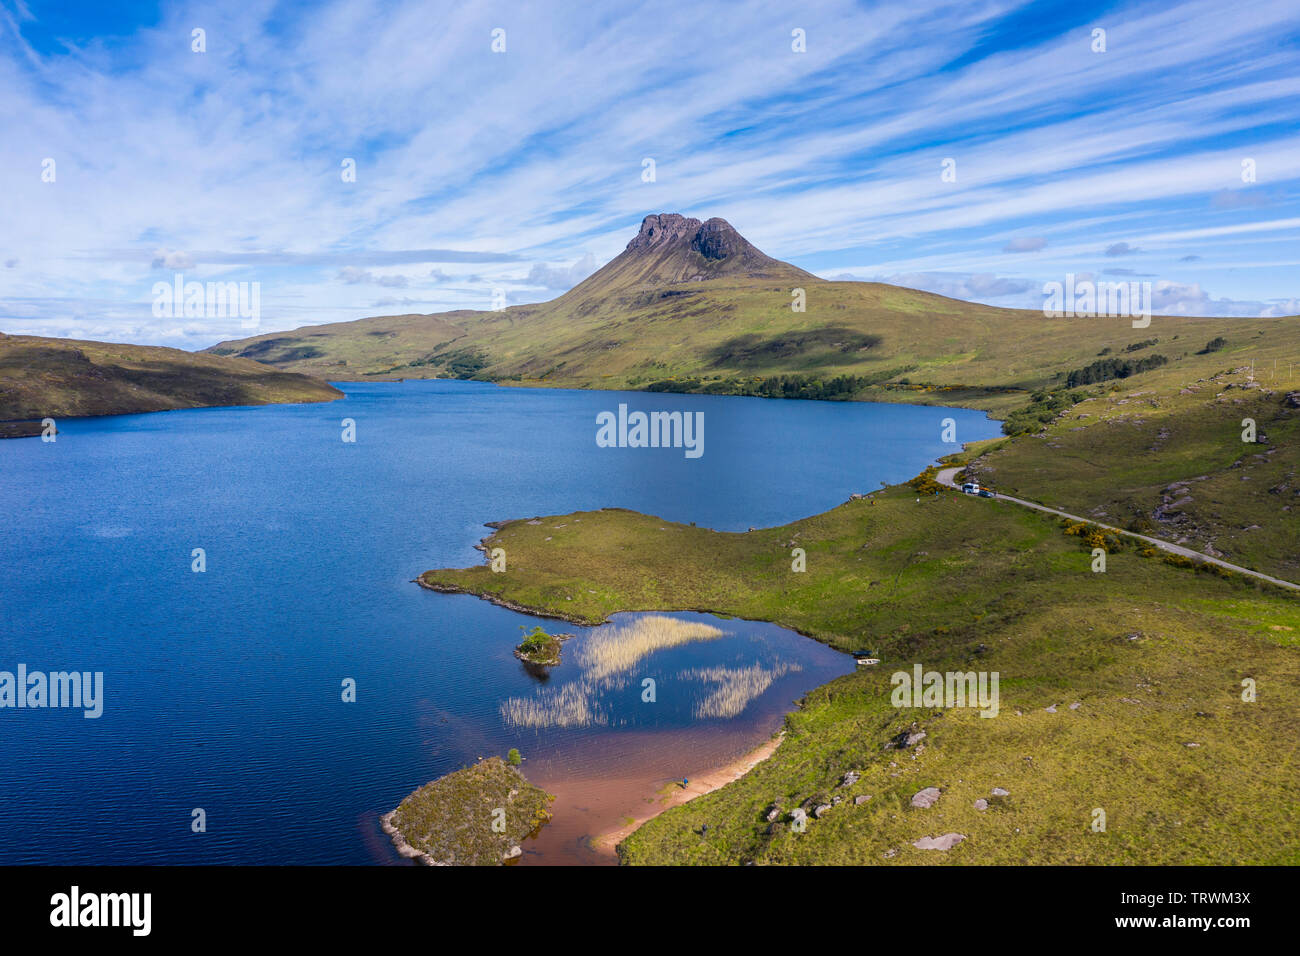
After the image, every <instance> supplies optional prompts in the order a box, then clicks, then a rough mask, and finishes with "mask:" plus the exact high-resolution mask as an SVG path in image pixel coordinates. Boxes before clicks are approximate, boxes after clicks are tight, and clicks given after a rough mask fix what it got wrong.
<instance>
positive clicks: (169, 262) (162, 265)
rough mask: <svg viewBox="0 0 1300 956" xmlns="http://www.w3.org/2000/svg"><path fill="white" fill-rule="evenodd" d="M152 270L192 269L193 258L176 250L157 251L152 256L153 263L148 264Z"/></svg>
mask: <svg viewBox="0 0 1300 956" xmlns="http://www.w3.org/2000/svg"><path fill="white" fill-rule="evenodd" d="M149 266H150V268H153V269H171V270H177V269H193V268H194V258H193V257H192V256H191V255H190V254H189V253H188V252H181V251H180V250H178V249H171V250H169V249H158V250H155V252H154V254H153V261H152V262H150V263H149Z"/></svg>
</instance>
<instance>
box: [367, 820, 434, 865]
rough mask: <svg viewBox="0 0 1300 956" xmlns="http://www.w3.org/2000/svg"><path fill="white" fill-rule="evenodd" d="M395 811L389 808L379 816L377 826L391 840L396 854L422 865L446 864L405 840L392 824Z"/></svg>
mask: <svg viewBox="0 0 1300 956" xmlns="http://www.w3.org/2000/svg"><path fill="white" fill-rule="evenodd" d="M395 813H397V810H396V809H393V810H389V811H388V812H387V813H385V814H383V815H381V816H380V817H379V828H380V829H381V830H383V831H384V833H385V834H387V836H388V839H389V840H391V841H392V843H393V848H394V849H395V850H397V854H398V856H400V857H402V858H403V859H407V860H414V861H415V862H416V863H421V864H423V865H424V866H446V864H445V863H439V862H438V861H437V860H435V859H434V858H433V857H431V856H429V854H427V853H422V852H420V851H419V850H417V849H416V848H415V847H413V846H411V844H409V843H407V842H406V837H404V836H402V831H401V830H399V829H397V827H395V826H394V825H393V815H394V814H395Z"/></svg>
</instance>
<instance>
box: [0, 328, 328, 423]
mask: <svg viewBox="0 0 1300 956" xmlns="http://www.w3.org/2000/svg"><path fill="white" fill-rule="evenodd" d="M342 395H343V393H342V392H340V391H339V390H338V389H336V388H335V387H334V386H332V385H329V384H327V383H326V382H322V381H320V380H318V379H315V378H312V377H310V376H307V375H301V374H298V373H294V372H284V371H279V370H277V369H273V368H268V367H267V366H265V365H261V364H258V363H257V362H253V361H250V360H248V359H240V358H223V357H221V356H216V355H206V354H203V353H194V352H184V351H181V350H180V349H169V348H156V347H152V346H145V345H113V344H109V343H105V342H82V341H76V340H73V339H51V338H41V337H37V336H29V335H5V334H3V333H0V437H16V436H19V435H30V434H36V433H38V432H39V430H40V425H39V423H40V420H41V419H43V418H53V419H55V420H56V421H57V420H58V419H61V418H73V417H79V416H84V415H127V414H132V413H135V412H156V411H163V410H166V409H174V408H199V407H202V406H207V405H265V404H269V403H272V402H327V401H333V400H334V399H336V398H341V397H342Z"/></svg>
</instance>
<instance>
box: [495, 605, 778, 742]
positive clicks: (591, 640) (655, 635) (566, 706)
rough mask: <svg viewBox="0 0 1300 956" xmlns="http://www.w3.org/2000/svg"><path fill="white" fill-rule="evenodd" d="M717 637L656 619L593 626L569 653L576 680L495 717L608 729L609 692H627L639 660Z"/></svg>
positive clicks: (516, 702)
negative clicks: (576, 669)
mask: <svg viewBox="0 0 1300 956" xmlns="http://www.w3.org/2000/svg"><path fill="white" fill-rule="evenodd" d="M722 636H723V632H722V630H721V629H719V628H716V627H713V626H712V625H710V624H704V623H702V622H700V621H685V620H681V619H679V618H675V617H664V616H662V615H652V616H646V617H639V618H636V619H634V620H632V621H631V622H630V623H628V624H623V625H619V624H611V625H608V626H606V627H602V628H599V629H598V630H596V631H595V632H593V633H592V634H590V635H589V636H588V637H587V638H586V639H585V640H582V641H581V642H580V643H579V644H578V646H577V648H576V650H575V653H574V656H575V657H576V658H577V663H578V666H579V667H580V668H581V669H582V671H581V674H580V675H579V676H578V678H577V679H576V680H573V681H570V682H569V683H567V684H564V685H562V686H560V687H545V688H542V689H540V690H538V691H537V692H536V693H535V694H534V695H533V696H532V697H511V698H510V699H509V700H506V701H504V702H502V704H501V716H502V717H503V718H505V721H506V724H507V725H509V726H511V727H533V728H542V727H590V726H593V725H597V726H608V725H609V723H610V722H611V712H612V711H613V710H614V709H615V703H614V700H613V694H615V693H620V692H625V691H626V690H627V687H628V684H629V681H628V678H629V675H630V674H631V672H632V669H633V668H634V667H636V665H637V663H638V662H640V661H641V660H642V659H643V658H647V657H649V656H651V655H652V654H655V653H656V652H658V651H664V650H667V649H669V648H673V647H679V646H680V645H682V644H687V643H690V642H692V641H706V640H712V639H714V638H719V637H722ZM687 673H689V672H687ZM683 676H685V675H683ZM649 679H650V680H652V681H653V680H654V678H649ZM687 679H689V678H687ZM700 679H703V678H700ZM769 683H770V681H769ZM765 686H766V685H765ZM646 693H649V691H648V690H647V691H646ZM759 693H761V691H760V692H759ZM622 696H623V697H626V694H625V693H622ZM651 696H652V697H653V696H654V694H651ZM642 697H645V693H643V694H642ZM645 702H646V703H650V702H653V701H650V700H647V701H645ZM741 709H742V710H743V709H744V707H743V705H742V706H741ZM736 713H739V711H736Z"/></svg>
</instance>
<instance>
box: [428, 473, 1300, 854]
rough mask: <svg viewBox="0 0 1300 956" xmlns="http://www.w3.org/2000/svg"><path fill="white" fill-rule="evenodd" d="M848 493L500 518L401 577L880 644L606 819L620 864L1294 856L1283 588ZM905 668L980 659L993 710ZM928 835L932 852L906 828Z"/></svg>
mask: <svg viewBox="0 0 1300 956" xmlns="http://www.w3.org/2000/svg"><path fill="white" fill-rule="evenodd" d="M872 498H873V499H874V503H872V501H871V500H857V501H851V502H849V503H846V504H844V505H842V506H840V507H838V508H835V509H833V510H831V511H829V512H827V513H825V514H821V515H816V516H812V517H809V518H806V519H803V520H801V521H796V522H794V523H792V524H789V525H785V526H782V527H778V528H768V529H762V530H758V531H753V532H748V533H736V534H731V533H722V532H716V531H712V530H709V529H705V528H696V527H691V526H687V525H680V524H676V523H673V522H668V521H664V520H661V519H659V518H654V517H651V516H647V515H641V514H636V513H633V512H629V511H622V510H613V509H610V510H603V511H597V512H584V513H580V514H576V515H566V516H563V517H559V518H556V519H544V520H542V521H541V523H540V524H533V523H529V522H528V521H522V520H521V521H512V522H509V523H506V524H504V525H503V526H501V527H500V528H499V529H498V530H497V532H496V533H495V534H494V535H492V537H491V538H490V539H489V542H488V544H489V546H490V547H503V548H505V549H506V552H507V554H508V555H509V566H508V567H509V570H508V571H507V572H505V573H493V572H492V571H491V570H490V569H489V568H488V567H486V566H482V567H474V568H468V569H463V570H440V571H430V572H427V573H426V574H425V575H423V579H422V583H424V584H426V585H428V586H433V587H436V588H437V589H439V590H463V591H466V592H468V593H474V594H480V595H482V596H484V597H488V598H491V599H493V600H499V601H503V602H507V603H509V604H511V605H514V606H520V607H526V608H531V609H534V610H536V611H538V612H540V613H545V614H549V615H554V616H564V617H567V618H569V619H573V620H580V621H587V622H598V621H601V620H604V619H605V618H606V617H607V616H608V615H609V614H611V613H613V612H615V611H620V610H665V611H669V610H707V611H714V612H718V613H724V614H731V615H736V616H739V617H744V618H751V619H762V620H772V621H776V622H778V623H780V624H783V625H785V626H788V627H792V628H795V629H798V630H799V631H801V632H803V633H805V634H807V635H809V636H811V637H813V638H816V639H817V640H820V641H823V642H825V643H827V644H830V645H832V646H834V647H838V648H841V649H844V650H857V649H863V648H870V649H871V650H873V651H875V652H876V654H877V656H879V657H880V658H881V661H882V663H881V664H880V665H879V666H878V667H870V668H859V669H858V671H857V672H856V673H854V674H851V675H848V676H846V677H844V678H841V679H839V680H836V681H833V682H832V683H830V684H828V685H826V686H825V687H823V688H820V689H819V690H817V691H814V692H813V693H811V694H809V695H808V696H807V698H806V699H805V700H804V701H803V702H802V704H801V706H800V707H799V708H798V709H797V710H796V711H795V712H793V713H792V714H791V715H790V716H789V717H788V719H787V726H786V732H787V736H786V740H785V743H784V744H783V745H782V746H781V748H780V749H779V750H778V751H777V752H776V754H775V755H774V756H773V757H772V758H770V759H769V760H767V761H766V762H764V763H762V764H760V765H759V766H758V767H757V768H755V769H754V770H753V771H752V772H750V773H749V774H748V775H746V776H745V777H743V778H742V779H741V780H739V781H737V782H736V783H734V784H732V785H730V786H727V787H724V788H723V789H721V790H719V791H717V792H715V793H712V794H709V795H707V796H703V797H700V798H698V799H696V800H694V801H692V802H690V803H689V804H686V805H683V806H681V807H677V808H674V809H672V810H669V811H667V812H666V813H664V814H663V815H661V816H659V817H656V818H654V819H652V820H650V821H649V822H648V823H646V824H645V825H644V826H642V827H641V828H640V829H638V830H637V831H636V832H635V833H633V834H632V835H631V836H630V837H628V838H627V839H626V840H625V841H624V842H623V843H622V844H621V846H620V851H619V852H620V855H621V858H622V859H623V860H624V861H625V862H627V863H740V862H751V861H752V862H756V863H890V862H899V863H1242V862H1250V863H1266V862H1269V863H1295V862H1300V855H1298V854H1300V850H1297V847H1298V846H1300V816H1298V815H1297V813H1296V810H1295V804H1294V800H1292V799H1291V797H1290V796H1289V793H1290V789H1291V787H1292V786H1293V780H1294V776H1295V772H1296V768H1297V758H1298V757H1300V718H1298V717H1297V714H1300V647H1297V644H1298V641H1300V602H1297V600H1296V599H1295V598H1294V597H1292V596H1290V595H1287V594H1285V593H1282V592H1281V591H1280V590H1278V589H1275V588H1272V587H1269V586H1267V585H1257V584H1255V583H1252V582H1250V581H1248V580H1247V579H1244V578H1242V577H1240V576H1232V577H1220V576H1218V575H1216V574H1212V573H1206V572H1204V571H1197V570H1194V569H1189V568H1179V567H1175V566H1173V565H1172V564H1170V563H1168V562H1166V561H1165V560H1163V558H1162V557H1160V556H1159V555H1153V556H1146V555H1144V554H1143V553H1142V552H1141V551H1139V550H1137V549H1131V550H1123V551H1120V552H1118V553H1115V554H1112V555H1110V556H1109V563H1108V567H1107V570H1106V572H1105V573H1104V574H1097V573H1093V572H1092V571H1091V569H1090V563H1091V553H1090V551H1089V550H1088V549H1087V547H1086V546H1085V544H1084V543H1083V542H1082V541H1081V539H1080V537H1079V536H1077V535H1070V534H1067V533H1065V532H1066V528H1065V527H1064V526H1063V523H1062V522H1059V521H1057V520H1055V519H1053V518H1050V517H1048V516H1044V515H1041V514H1037V513H1034V512H1031V511H1028V510H1027V509H1022V508H1019V507H1016V506H1014V505H1011V504H1008V503H1005V502H995V501H987V500H984V499H975V498H969V497H965V496H961V495H959V494H956V493H953V492H944V493H941V494H940V495H939V496H937V497H936V496H933V495H930V496H928V497H923V498H922V499H921V501H920V502H919V503H918V501H917V495H916V493H915V492H914V491H913V489H911V488H909V487H907V486H899V487H894V488H890V489H887V490H885V491H883V492H879V493H877V494H875V495H873V496H872ZM579 519H580V520H579ZM559 525H563V527H558V526H559ZM547 538H550V540H547ZM796 547H799V548H803V549H805V551H806V553H807V570H806V571H805V572H802V573H800V572H795V571H792V570H791V564H792V560H791V550H792V549H793V548H796ZM914 663H921V664H923V665H924V666H925V668H926V669H932V670H938V671H946V670H963V671H965V670H986V671H998V672H999V673H1000V675H1001V709H1000V713H999V716H998V717H997V718H995V719H984V718H981V717H979V715H978V713H977V712H976V711H974V710H963V709H952V710H946V711H945V710H941V709H912V708H905V709H896V708H894V707H893V706H892V705H891V703H890V691H891V685H890V682H889V676H890V674H891V673H892V672H894V671H896V670H910V669H911V667H912V665H913V664H914ZM1247 678H1250V679H1252V680H1254V681H1255V685H1256V686H1257V688H1258V696H1257V698H1256V700H1255V701H1254V702H1251V703H1247V702H1244V701H1243V700H1242V693H1243V686H1242V681H1243V680H1244V679H1247ZM1076 704H1077V705H1078V706H1077V707H1076V706H1074V705H1076ZM921 733H923V734H924V736H923V737H918V736H917V734H921ZM900 735H901V736H900ZM909 741H910V743H909ZM900 744H901V748H900ZM846 775H849V776H848V777H846ZM846 779H848V780H851V781H852V782H851V783H850V784H849V785H847V786H846V785H845V780H846ZM928 787H936V788H938V789H939V791H940V794H941V796H940V797H939V799H938V801H937V802H936V803H934V804H933V805H932V806H931V807H929V808H928V809H919V808H917V807H914V806H913V805H912V804H911V798H912V797H913V795H915V794H917V793H918V792H920V791H921V790H924V789H925V788H928ZM994 788H998V790H999V793H1000V791H1002V790H1005V791H1007V795H1006V796H1002V795H997V794H994V793H993V790H994ZM867 796H869V797H870V799H863V800H861V801H859V800H858V799H857V798H859V797H867ZM837 798H838V799H837ZM977 800H985V801H988V803H987V806H986V807H985V809H977V808H976V804H975V801H977ZM823 805H830V806H831V809H829V810H827V811H825V812H823V814H822V815H821V816H820V817H814V816H813V815H812V811H813V809H815V808H816V807H818V806H823ZM796 808H803V809H805V810H806V811H807V813H808V820H809V822H808V824H807V829H806V831H805V832H802V833H800V832H795V831H794V829H793V828H792V826H791V823H790V819H789V813H790V811H792V810H794V809H796ZM1096 809H1101V810H1103V811H1104V812H1105V814H1106V830H1105V831H1104V832H1094V831H1093V830H1092V828H1091V827H1092V824H1093V820H1094V815H1093V814H1094V810H1096ZM769 817H770V818H771V819H769ZM703 824H708V825H709V826H708V831H707V836H701V835H700V833H701V828H702V825H703ZM950 832H955V833H959V834H961V835H963V836H964V837H965V839H964V840H963V841H961V842H960V843H959V844H957V845H956V846H954V847H953V848H951V849H949V850H934V849H920V848H917V847H915V846H914V845H913V844H914V843H916V842H917V841H919V840H922V839H923V838H925V837H938V836H941V835H943V834H946V833H950ZM923 845H925V844H923Z"/></svg>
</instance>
